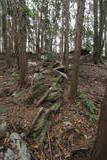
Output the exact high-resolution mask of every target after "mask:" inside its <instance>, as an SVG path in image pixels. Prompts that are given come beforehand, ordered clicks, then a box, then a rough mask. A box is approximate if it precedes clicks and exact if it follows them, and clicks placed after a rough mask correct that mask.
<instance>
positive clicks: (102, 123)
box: [90, 80, 107, 160]
mask: <svg viewBox="0 0 107 160" xmlns="http://www.w3.org/2000/svg"><path fill="white" fill-rule="evenodd" d="M90 160H107V80H106V89H105V95H104V100H103V103H102V105H101V113H100V120H99V125H98V132H97V137H96V141H95V145H94V148H93V152H92V155H91V158H90Z"/></svg>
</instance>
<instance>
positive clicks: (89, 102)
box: [83, 99, 95, 113]
mask: <svg viewBox="0 0 107 160" xmlns="http://www.w3.org/2000/svg"><path fill="white" fill-rule="evenodd" d="M83 104H84V105H85V106H86V107H87V108H88V110H89V111H90V112H91V113H95V105H94V102H93V101H92V100H90V99H83Z"/></svg>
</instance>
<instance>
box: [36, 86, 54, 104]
mask: <svg viewBox="0 0 107 160" xmlns="http://www.w3.org/2000/svg"><path fill="white" fill-rule="evenodd" d="M51 90H52V87H50V88H49V89H48V90H47V91H46V92H45V94H44V95H43V97H41V98H40V99H39V101H38V102H37V104H36V106H37V107H38V106H39V105H40V104H42V103H43V101H44V100H45V99H46V98H47V96H48V94H49V92H50V91H51Z"/></svg>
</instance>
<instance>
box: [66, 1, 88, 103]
mask: <svg viewBox="0 0 107 160" xmlns="http://www.w3.org/2000/svg"><path fill="white" fill-rule="evenodd" d="M77 6H78V11H77V20H76V40H75V53H74V57H73V64H72V71H71V73H70V75H69V80H70V84H69V88H68V97H67V98H68V100H69V102H70V103H71V102H74V100H75V98H76V96H77V86H78V72H79V62H80V54H81V46H82V31H83V20H84V9H85V0H78V1H77Z"/></svg>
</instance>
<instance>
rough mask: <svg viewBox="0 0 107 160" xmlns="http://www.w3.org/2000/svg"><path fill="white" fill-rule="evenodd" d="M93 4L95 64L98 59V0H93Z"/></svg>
mask: <svg viewBox="0 0 107 160" xmlns="http://www.w3.org/2000/svg"><path fill="white" fill-rule="evenodd" d="M93 2H94V3H93V5H94V7H93V8H94V51H93V53H94V54H93V59H94V63H95V64H96V63H97V61H98V0H93Z"/></svg>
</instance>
